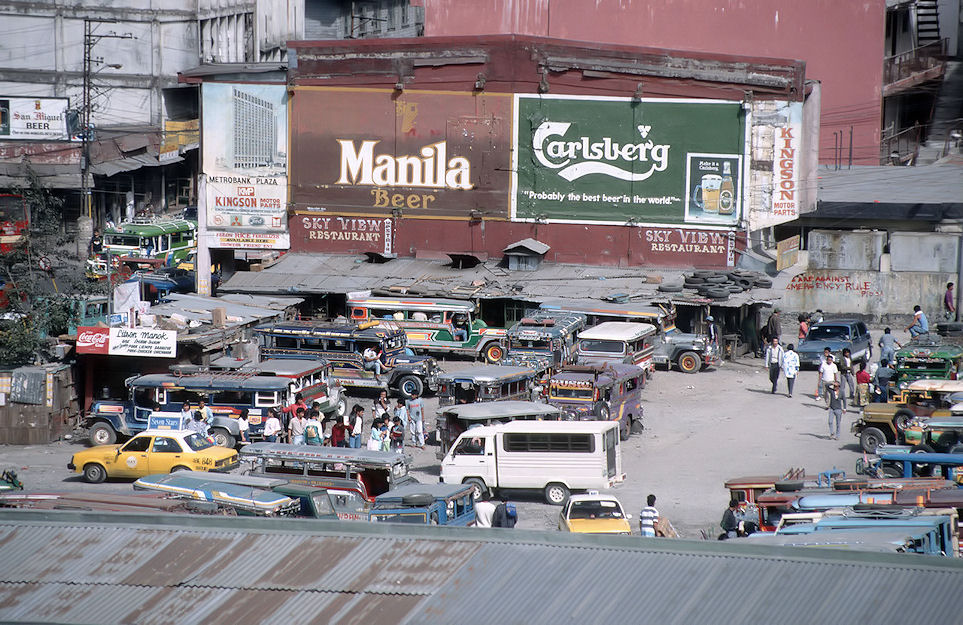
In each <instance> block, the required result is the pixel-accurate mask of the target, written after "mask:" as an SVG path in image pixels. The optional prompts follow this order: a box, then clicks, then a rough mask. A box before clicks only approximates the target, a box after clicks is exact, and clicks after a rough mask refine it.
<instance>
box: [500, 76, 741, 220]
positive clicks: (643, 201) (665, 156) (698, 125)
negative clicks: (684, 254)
mask: <svg viewBox="0 0 963 625" xmlns="http://www.w3.org/2000/svg"><path fill="white" fill-rule="evenodd" d="M514 128H515V136H514V140H515V145H514V149H513V151H512V154H513V161H514V162H513V165H512V168H511V170H512V172H513V174H512V191H511V217H512V219H513V220H516V221H536V222H546V221H547V222H571V223H595V224H610V225H625V224H640V225H641V224H665V225H670V224H680V225H681V224H686V225H693V226H699V227H701V226H723V227H731V226H735V225H736V224H737V223H738V222H739V219H740V217H741V214H742V201H743V195H744V194H743V189H744V187H745V185H744V153H745V145H746V118H745V114H744V111H743V108H742V103H741V102H733V101H727V100H687V99H672V100H670V99H651V98H647V99H641V100H637V99H632V98H605V97H596V96H564V95H560V96H546V95H522V94H519V95H516V96H515V125H514Z"/></svg>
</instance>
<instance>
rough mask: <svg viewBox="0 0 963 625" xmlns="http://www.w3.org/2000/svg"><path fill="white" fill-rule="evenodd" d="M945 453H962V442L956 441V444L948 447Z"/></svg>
mask: <svg viewBox="0 0 963 625" xmlns="http://www.w3.org/2000/svg"><path fill="white" fill-rule="evenodd" d="M947 453H950V454H963V443H957V444H956V445H953V446H952V447H950V449H949V450H948V451H947Z"/></svg>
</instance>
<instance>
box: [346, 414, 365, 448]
mask: <svg viewBox="0 0 963 625" xmlns="http://www.w3.org/2000/svg"><path fill="white" fill-rule="evenodd" d="M348 425H350V426H351V434H350V436H348V447H351V448H352V449H361V431H362V430H363V429H364V408H362V407H361V404H355V405H354V408H352V409H351V421H350V422H349V424H348Z"/></svg>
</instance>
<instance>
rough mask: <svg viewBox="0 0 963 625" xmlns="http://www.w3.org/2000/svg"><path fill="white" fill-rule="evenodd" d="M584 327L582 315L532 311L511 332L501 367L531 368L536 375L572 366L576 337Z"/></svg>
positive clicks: (509, 330) (583, 316)
mask: <svg viewBox="0 0 963 625" xmlns="http://www.w3.org/2000/svg"><path fill="white" fill-rule="evenodd" d="M584 327H585V315H583V314H581V313H570V312H557V311H545V310H530V311H528V312H527V313H525V316H524V317H522V319H521V320H520V321H519V322H518V323H516V324H515V325H513V326H512V327H511V328H509V329H508V353H507V354H505V358H504V359H503V360H502V364H504V365H512V366H521V367H530V368H532V369H534V370H535V371H536V373H543V372H545V371H554V370H555V368H557V367H558V366H559V365H564V364H571V363H573V362H575V349H574V345H575V335H576V334H577V333H578V331H579V330H581V329H582V328H584Z"/></svg>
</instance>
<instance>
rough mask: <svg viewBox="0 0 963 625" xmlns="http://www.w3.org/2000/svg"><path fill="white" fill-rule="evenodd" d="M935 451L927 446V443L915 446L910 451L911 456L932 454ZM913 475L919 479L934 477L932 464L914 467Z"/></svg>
mask: <svg viewBox="0 0 963 625" xmlns="http://www.w3.org/2000/svg"><path fill="white" fill-rule="evenodd" d="M933 452H934V449H933V448H932V447H931V446H930V445H927V444H926V443H921V444H919V445H913V447H912V449H910V453H911V454H931V453H933ZM913 475H916V476H919V477H930V476H931V475H933V465H931V464H917V465H915V466H914V467H913Z"/></svg>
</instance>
